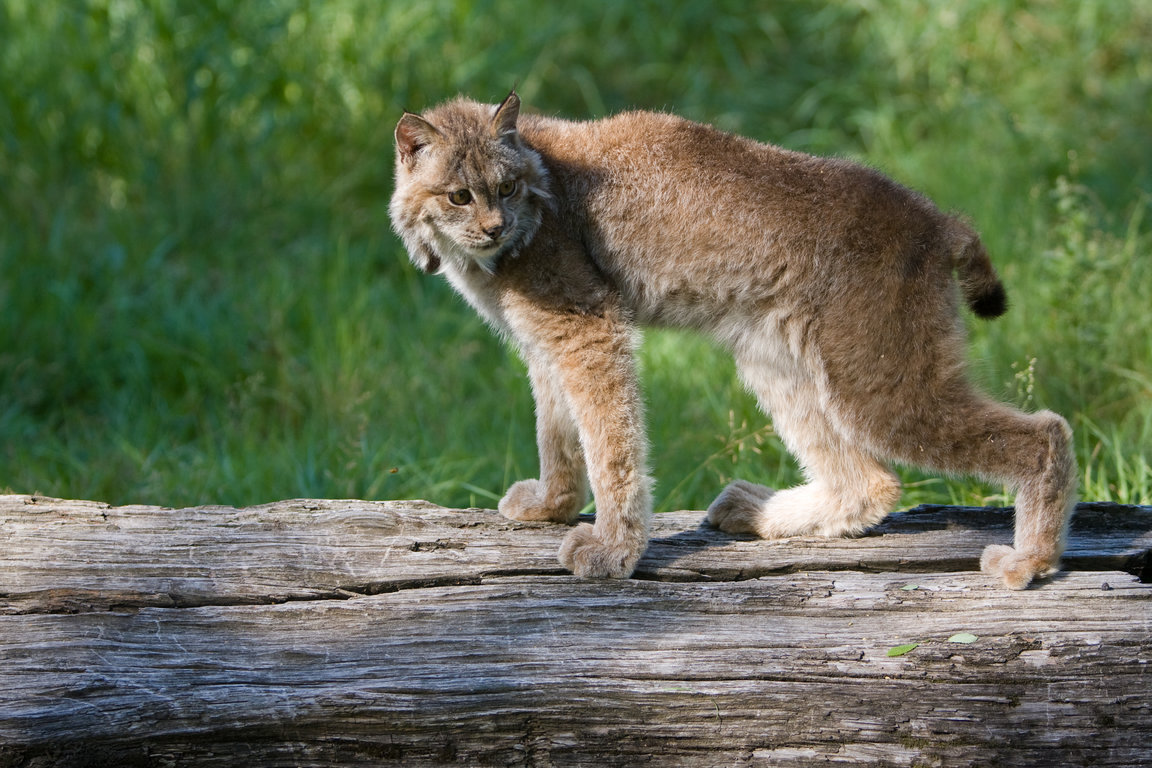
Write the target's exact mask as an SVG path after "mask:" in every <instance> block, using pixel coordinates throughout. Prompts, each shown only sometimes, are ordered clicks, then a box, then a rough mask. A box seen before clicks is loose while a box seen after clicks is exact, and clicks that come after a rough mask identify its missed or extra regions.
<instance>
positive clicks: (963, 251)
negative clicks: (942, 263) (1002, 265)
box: [949, 218, 1008, 319]
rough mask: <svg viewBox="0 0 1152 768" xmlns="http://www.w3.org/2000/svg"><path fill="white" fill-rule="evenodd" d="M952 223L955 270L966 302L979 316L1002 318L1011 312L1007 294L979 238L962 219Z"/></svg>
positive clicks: (951, 233)
mask: <svg viewBox="0 0 1152 768" xmlns="http://www.w3.org/2000/svg"><path fill="white" fill-rule="evenodd" d="M951 224H952V226H951V227H950V231H949V236H950V237H949V239H950V240H951V246H952V249H951V250H952V267H953V268H954V269H955V270H956V276H957V277H958V278H959V280H960V291H961V292H962V293H963V294H964V300H965V301H967V302H968V306H969V307H971V308H972V311H973V312H974V313H975V314H976V316H977V317H983V318H988V319H991V318H993V317H1000V315H1002V314H1004V312H1005V310H1007V309H1008V294H1006V293H1005V292H1004V284H1003V283H1001V282H1000V276H999V275H998V274H996V268H995V267H993V266H992V261H991V260H990V259H989V258H988V252H987V251H985V250H984V244H983V243H981V242H980V236H979V235H977V234H976V233H975V232H974V231H973V230H972V228H971V227H969V226H968V225H967V224H965V223H964V222H963V221H961V220H959V219H956V218H953V219H951Z"/></svg>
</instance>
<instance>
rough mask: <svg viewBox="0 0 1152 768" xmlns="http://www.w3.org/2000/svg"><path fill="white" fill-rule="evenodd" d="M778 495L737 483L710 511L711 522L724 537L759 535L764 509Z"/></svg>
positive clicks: (742, 482)
mask: <svg viewBox="0 0 1152 768" xmlns="http://www.w3.org/2000/svg"><path fill="white" fill-rule="evenodd" d="M775 493H776V492H775V491H774V490H772V489H771V488H767V487H765V486H763V485H756V484H755V483H749V482H747V481H744V480H734V481H732V482H731V483H729V484H728V487H727V488H725V489H724V490H723V491H721V492H720V495H719V496H717V497H716V500H715V501H713V502H712V504H711V505H710V506H709V507H708V522H709V523H711V524H712V525H713V526H715V527H716V528H719V529H720V530H722V531H724V532H725V533H751V534H754V535H756V536H760V535H762V534H761V533H760V524H761V522H762V521H763V520H764V505H765V504H767V502H768V500H769V499H771V498H772V496H773V495H774V494H775Z"/></svg>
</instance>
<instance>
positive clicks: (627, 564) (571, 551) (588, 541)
mask: <svg viewBox="0 0 1152 768" xmlns="http://www.w3.org/2000/svg"><path fill="white" fill-rule="evenodd" d="M642 554H644V547H643V546H642V545H641V546H640V547H639V548H636V547H627V546H619V545H617V546H611V545H608V544H605V543H604V542H602V541H600V539H598V538H596V533H595V529H594V528H593V527H592V526H591V525H588V524H587V523H583V524H582V525H578V526H576V528H575V529H574V530H573V531H571V532H570V533H569V534H568V535H567V536H565V537H564V543H563V544H561V545H560V554H559V557H560V564H561V565H563V566H564V567H565V568H567V569H568V570H570V571H572V573H574V574H576V575H577V576H582V577H584V578H586V579H626V578H628V577H629V576H631V575H632V571H634V570H635V569H636V563H637V561H639V560H640V556H641V555H642Z"/></svg>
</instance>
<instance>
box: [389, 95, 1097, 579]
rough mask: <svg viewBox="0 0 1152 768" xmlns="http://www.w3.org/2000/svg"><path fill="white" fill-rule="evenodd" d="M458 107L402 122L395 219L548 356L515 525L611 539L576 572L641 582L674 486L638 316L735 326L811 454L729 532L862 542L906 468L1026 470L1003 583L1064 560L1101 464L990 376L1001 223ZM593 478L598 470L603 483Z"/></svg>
mask: <svg viewBox="0 0 1152 768" xmlns="http://www.w3.org/2000/svg"><path fill="white" fill-rule="evenodd" d="M519 107H520V102H519V99H518V98H517V96H516V94H515V93H512V94H509V96H508V98H507V99H505V100H504V102H503V103H501V104H500V105H489V104H479V103H476V102H472V101H468V100H463V99H460V100H456V101H453V102H450V103H447V104H444V105H441V106H440V107H437V108H436V109H433V110H431V111H429V112H427V113H426V114H425V115H423V116H417V115H414V114H410V113H405V115H404V116H403V117H402V118H401V120H400V122H399V124H398V125H397V128H396V145H397V160H396V192H395V195H394V196H393V198H392V203H391V208H390V212H391V216H392V222H393V227H394V228H395V230H396V231H397V233H399V234H400V236H401V237H402V239H403V240H404V243H405V245H406V247H407V249H408V252H409V254H410V256H411V258H412V260H413V262H414V263H415V264H416V265H417V266H418V267H420V268H421V269H423V270H425V271H427V272H437V271H442V272H443V273H444V275H445V276H446V277H447V279H448V280H449V281H450V282H451V283H452V285H453V286H454V287H455V288H456V289H457V290H458V291H459V292H460V293H461V295H463V296H464V298H465V299H467V301H468V302H469V303H470V304H471V305H472V306H474V307H475V308H476V309H477V310H478V311H479V313H480V314H481V315H482V316H483V317H484V318H485V320H486V321H487V322H488V323H490V324H491V325H492V326H493V327H494V328H495V329H496V330H497V331H498V332H499V333H500V334H502V335H503V336H505V337H506V338H508V339H510V340H511V341H512V343H514V344H515V345H516V347H517V348H518V349H519V351H520V352H521V354H522V355H523V357H524V359H525V360H526V362H527V364H528V369H529V374H530V377H531V381H532V391H533V394H534V396H535V399H536V418H537V428H536V433H537V441H538V445H539V450H540V477H539V479H535V480H523V481H521V482H518V483H516V484H515V485H513V486H512V487H511V488H509V489H508V492H507V494H506V495H505V496H504V498H503V499H502V500H501V502H500V505H499V508H500V511H501V512H502V513H503V514H505V515H507V516H508V517H512V518H515V519H518V520H551V521H556V522H563V523H573V522H575V520H576V517H577V514H578V512H579V510H580V508H581V507H582V506H583V504H584V502H585V500H586V496H587V492H588V488H589V485H590V487H591V491H592V494H593V497H594V499H595V502H596V512H597V514H596V523H595V525H594V526H590V525H580V526H578V527H577V528H575V529H574V530H573V531H572V532H571V533H570V534H569V535H568V537H567V538H566V539H565V541H564V543H563V545H562V547H561V549H560V555H559V557H560V561H561V562H562V563H563V564H564V566H565V567H567V568H569V569H571V570H572V571H574V572H575V573H576V574H578V575H581V576H589V577H626V576H628V575H629V574H631V573H632V571H633V569H634V568H635V565H636V562H637V561H638V560H639V558H640V556H641V555H642V554H643V552H644V550H645V548H646V546H647V538H648V519H649V516H650V514H651V505H652V501H651V482H650V480H649V477H648V470H647V442H646V437H645V429H644V417H643V404H642V401H641V396H640V388H639V385H638V382H637V375H636V368H635V363H634V360H633V353H634V349H635V346H636V340H637V328H638V327H639V326H642V325H664V326H676V327H686V328H693V329H697V330H699V331H702V332H705V333H707V334H709V335H711V336H712V337H713V338H715V339H716V340H717V342H718V343H720V344H722V345H723V346H724V347H726V348H727V349H728V350H730V351H731V353H732V354H733V356H734V357H735V359H736V363H737V366H738V370H739V372H740V376H741V378H742V380H743V381H744V383H745V384H746V385H747V387H748V388H749V389H750V390H751V391H752V392H753V393H755V395H756V396H757V398H758V399H759V401H760V404H761V406H762V407H763V408H764V410H765V411H766V412H767V413H769V414H770V415H771V416H772V418H773V420H774V423H775V426H776V429H777V431H778V432H779V433H780V434H781V435H782V436H783V438H784V440H785V443H786V444H787V445H788V447H789V449H790V450H791V451H792V452H793V453H794V454H795V455H796V457H797V458H798V459H799V460H800V462H801V464H802V466H803V468H804V471H805V475H806V478H807V480H808V482H807V483H805V484H804V485H800V486H798V487H795V488H789V489H786V490H780V491H774V490H772V489H769V488H765V487H763V486H759V485H755V484H753V483H748V482H744V481H739V480H738V481H736V482H734V483H732V484H731V485H730V486H728V488H726V489H725V490H724V491H723V492H722V493H721V494H720V495H719V497H717V499H716V500H715V501H714V502H713V503H712V505H711V507H710V508H709V510H708V519H709V520H710V521H711V523H712V524H713V525H716V526H718V527H720V528H722V529H723V530H725V531H730V532H748V533H754V534H757V535H759V536H762V537H764V538H769V539H774V538H782V537H788V536H811V535H816V536H841V535H852V534H858V533H860V532H862V531H863V530H865V529H866V528H868V527H869V526H872V525H875V524H876V523H878V522H880V520H882V519H883V518H884V517H885V516H886V515H887V514H888V513H889V512H890V511H891V510H892V509H893V508H894V507H895V505H896V504H897V503H898V501H899V499H900V483H899V481H898V479H897V477H896V476H895V475H894V474H893V473H892V472H891V471H890V470H889V469H888V467H887V466H886V464H887V462H901V463H907V464H913V465H919V466H923V467H927V468H931V469H934V470H937V471H941V472H947V473H957V474H973V475H978V476H980V477H984V478H989V479H995V480H1003V481H1005V482H1008V483H1010V484H1011V485H1012V486H1014V487H1015V489H1016V491H1017V500H1016V537H1015V542H1014V546H1012V547H1008V546H992V547H989V548H988V549H987V550H986V551H985V553H984V557H983V559H982V561H981V565H982V567H983V569H984V570H985V571H986V572H988V573H991V574H994V575H996V576H998V577H1000V578H1001V579H1002V580H1003V582H1004V583H1005V584H1006V585H1007V586H1009V587H1011V588H1016V589H1019V588H1022V587H1024V586H1026V585H1027V584H1028V583H1029V582H1031V581H1032V579H1033V578H1035V577H1037V576H1042V575H1045V574H1048V573H1051V572H1053V571H1054V570H1055V569H1056V568H1057V567H1058V564H1059V558H1060V554H1061V552H1062V551H1063V548H1064V540H1065V536H1066V531H1067V525H1068V520H1069V516H1070V514H1071V509H1072V506H1073V503H1074V497H1075V486H1076V471H1075V463H1074V459H1073V457H1072V453H1071V447H1070V444H1071V433H1070V431H1069V428H1068V425H1067V424H1066V423H1065V421H1064V420H1063V419H1061V418H1060V417H1059V416H1057V415H1056V414H1054V413H1050V412H1046V411H1045V412H1040V413H1034V414H1026V413H1022V412H1020V411H1017V410H1014V409H1012V408H1010V407H1008V406H1005V405H1001V404H999V403H996V402H994V401H992V400H990V399H988V398H987V397H985V396H984V395H982V394H980V393H979V392H977V391H975V390H974V389H973V388H972V386H971V385H970V384H969V382H968V379H967V377H966V375H965V354H964V347H965V336H964V330H963V325H962V322H961V318H960V316H959V303H960V301H959V300H960V297H963V300H964V302H965V303H966V304H967V305H968V306H969V307H970V308H971V309H972V310H973V311H974V312H976V313H977V314H979V315H981V316H985V317H992V316H995V315H998V314H1000V313H1002V312H1003V311H1004V309H1005V306H1006V303H1005V294H1004V289H1003V287H1002V285H1001V283H1000V280H999V278H998V277H997V275H996V273H995V271H994V270H993V268H992V264H991V262H990V261H989V259H988V256H987V254H986V253H985V251H984V248H983V246H982V245H981V243H980V240H979V238H978V237H977V235H976V233H975V232H974V231H973V230H972V229H971V227H970V226H968V224H966V223H965V222H963V221H961V220H960V219H958V218H955V217H953V216H949V215H947V214H944V213H942V212H940V211H939V210H938V209H937V208H936V207H935V206H934V205H933V204H932V203H931V202H930V201H928V200H927V199H925V198H924V197H922V196H921V195H919V194H917V193H915V192H912V191H910V190H908V189H906V188H904V187H902V186H900V185H898V184H896V183H895V182H893V181H891V180H889V179H887V178H886V177H884V176H882V175H881V174H879V173H877V172H875V171H873V170H870V169H868V168H865V167H862V166H860V165H856V164H854V163H850V162H847V161H844V160H835V159H825V158H818V157H812V156H809V155H804V154H800V153H797V152H790V151H787V150H784V149H780V148H778V147H774V146H770V145H766V144H761V143H758V142H755V141H751V140H749V139H745V138H741V137H738V136H733V135H730V134H726V133H723V132H720V131H717V130H715V129H713V128H711V127H708V126H705V125H699V124H696V123H692V122H689V121H686V120H683V119H680V118H677V117H674V116H671V115H664V114H653V113H648V112H629V113H624V114H620V115H617V116H615V117H611V118H607V119H604V120H599V121H595V122H570V121H565V120H558V119H551V118H544V117H535V116H520V114H519ZM589 481H590V482H589Z"/></svg>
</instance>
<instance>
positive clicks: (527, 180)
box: [392, 105, 549, 273]
mask: <svg viewBox="0 0 1152 768" xmlns="http://www.w3.org/2000/svg"><path fill="white" fill-rule="evenodd" d="M501 106H503V105H501ZM396 142H397V146H398V147H399V148H400V164H399V166H398V169H397V173H398V176H399V177H400V179H399V180H400V181H402V182H403V183H401V184H398V185H397V188H398V190H400V193H399V194H398V195H397V196H396V197H395V198H394V199H393V202H392V215H393V218H394V220H397V221H400V222H402V225H403V226H402V228H403V229H404V230H408V231H413V230H414V231H416V232H419V233H420V234H421V235H422V236H423V238H424V240H425V242H429V243H434V244H435V250H436V251H438V252H439V253H440V254H442V255H444V256H446V257H447V258H452V259H455V260H457V261H458V262H459V264H460V266H466V265H468V264H470V263H474V264H476V265H477V266H479V267H481V268H482V269H483V270H484V271H486V272H489V273H491V272H492V271H493V270H494V269H495V264H496V261H497V259H498V257H500V256H501V255H503V254H505V253H508V252H512V251H515V250H517V249H518V248H519V247H520V246H521V245H522V244H524V243H526V242H527V241H528V240H530V239H531V237H532V235H533V234H534V233H535V232H536V229H537V228H538V227H539V226H540V216H541V212H540V205H541V202H542V201H543V200H545V199H547V198H548V197H549V194H548V175H547V172H546V171H545V170H544V168H543V165H542V164H541V162H540V157H539V156H538V155H537V154H536V153H535V152H533V151H531V150H529V149H527V148H526V147H524V146H523V144H522V142H521V141H520V137H519V134H518V133H517V132H516V130H515V118H514V117H513V119H512V121H511V122H510V123H507V122H506V121H502V116H501V112H500V107H498V108H497V109H496V111H495V112H494V113H490V118H489V119H488V120H485V121H483V122H479V121H458V120H451V119H446V120H439V121H437V120H436V114H435V113H431V114H429V117H428V119H427V120H425V119H424V118H421V117H418V116H417V115H412V114H406V115H405V116H404V118H403V119H402V120H401V121H400V124H399V125H398V126H397V128H396ZM409 250H410V251H411V249H409ZM431 262H432V263H430V264H420V263H419V262H418V266H421V267H422V268H424V269H425V271H435V270H436V268H437V267H438V259H437V258H436V257H433V258H432V260H431ZM428 267H431V269H429V268H428Z"/></svg>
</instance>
